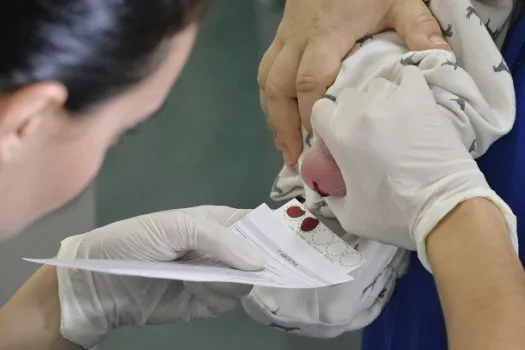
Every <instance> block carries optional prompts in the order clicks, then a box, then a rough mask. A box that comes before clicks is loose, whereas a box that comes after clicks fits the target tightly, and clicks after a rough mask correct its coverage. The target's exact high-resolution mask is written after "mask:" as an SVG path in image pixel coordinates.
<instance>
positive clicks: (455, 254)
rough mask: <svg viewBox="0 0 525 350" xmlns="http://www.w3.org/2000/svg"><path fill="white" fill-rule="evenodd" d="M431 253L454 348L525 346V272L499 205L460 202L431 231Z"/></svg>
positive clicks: (483, 201) (481, 349) (483, 202)
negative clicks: (512, 243) (511, 241)
mask: <svg viewBox="0 0 525 350" xmlns="http://www.w3.org/2000/svg"><path fill="white" fill-rule="evenodd" d="M427 253H428V257H429V261H430V264H431V267H432V270H433V273H434V276H435V279H436V284H437V288H438V292H439V296H440V299H441V303H442V306H443V311H444V315H445V323H446V327H447V333H448V338H449V348H450V350H470V349H477V350H484V349H506V350H513V349H522V348H523V344H525V318H524V317H523V315H524V314H525V274H524V272H523V268H522V266H521V263H520V261H519V260H518V258H517V256H516V253H515V252H514V249H513V247H512V245H511V243H510V241H509V239H508V233H507V227H506V224H505V221H504V220H503V217H502V215H501V213H500V211H499V210H498V208H497V207H495V206H494V205H493V204H492V203H491V202H489V201H488V200H485V199H481V198H479V199H473V200H470V201H467V202H465V203H463V204H461V205H460V206H458V207H457V208H456V209H455V210H454V212H452V213H451V214H449V216H448V217H446V218H445V219H444V220H443V221H442V222H441V223H440V224H439V225H438V226H437V227H436V228H435V229H434V230H433V232H432V233H431V234H430V235H429V237H428V239H427Z"/></svg>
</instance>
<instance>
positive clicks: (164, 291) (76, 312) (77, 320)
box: [57, 206, 264, 348]
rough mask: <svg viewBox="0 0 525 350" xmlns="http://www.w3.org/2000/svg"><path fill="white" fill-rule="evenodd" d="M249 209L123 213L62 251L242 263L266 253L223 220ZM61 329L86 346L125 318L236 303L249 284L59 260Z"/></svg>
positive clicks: (188, 314)
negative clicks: (92, 268)
mask: <svg viewBox="0 0 525 350" xmlns="http://www.w3.org/2000/svg"><path fill="white" fill-rule="evenodd" d="M247 213H248V211H247V210H239V209H233V208H228V207H213V206H203V207H196V208H190V209H181V210H172V211H165V212H160V213H155V214H149V215H143V216H139V217H136V218H132V219H128V220H124V221H120V222H116V223H113V224H111V225H108V226H105V227H102V228H99V229H96V230H94V231H91V232H88V233H85V234H83V235H79V236H74V237H70V238H68V239H66V240H64V241H63V242H62V246H61V248H60V251H59V253H58V258H60V259H75V258H76V259H88V258H89V259H120V260H149V261H172V260H192V259H200V258H203V257H205V256H209V257H211V258H215V259H217V260H219V261H222V262H224V263H226V264H228V265H230V266H232V267H235V268H238V269H243V270H257V269H259V268H262V267H263V265H264V260H263V258H262V256H261V255H260V253H259V252H258V251H257V250H255V249H254V248H253V247H252V246H251V245H250V244H249V243H247V242H246V241H245V240H244V239H243V238H241V237H239V236H237V235H236V234H234V233H232V232H229V231H228V230H227V229H226V228H225V227H228V226H230V225H231V224H233V223H234V222H235V221H237V220H239V219H240V218H242V217H243V216H244V215H246V214H247ZM57 274H58V284H59V297H60V305H61V308H62V320H61V332H62V335H63V336H64V337H65V338H66V339H68V340H70V341H72V342H74V343H76V344H79V345H81V346H83V347H85V348H90V347H92V346H94V345H96V344H97V343H99V342H100V341H101V340H102V338H103V337H104V336H105V335H106V334H107V333H108V332H109V330H111V329H112V328H116V327H119V326H124V325H144V324H148V325H152V324H164V323H170V322H179V321H182V322H187V321H191V320H194V319H199V318H210V317H214V316H217V315H219V314H221V313H223V312H226V311H228V310H230V309H232V308H233V307H234V306H235V304H236V303H237V301H238V300H239V298H240V297H241V296H244V295H247V294H248V293H249V292H250V290H251V286H242V285H235V284H218V283H213V284H205V283H190V282H183V281H170V280H155V279H147V278H140V277H127V276H116V275H109V274H101V273H92V272H89V271H82V270H75V269H64V268H58V270H57Z"/></svg>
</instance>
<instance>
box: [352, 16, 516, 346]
mask: <svg viewBox="0 0 525 350" xmlns="http://www.w3.org/2000/svg"><path fill="white" fill-rule="evenodd" d="M524 43H525V17H524V16H523V15H522V16H521V18H520V19H519V20H518V21H517V23H516V24H515V25H514V27H513V28H512V30H511V32H510V35H509V36H508V38H507V43H506V47H505V48H504V55H505V59H506V61H507V64H508V65H509V68H510V69H511V71H512V74H513V77H514V80H515V88H516V100H517V118H516V124H515V126H514V128H513V130H512V131H511V132H510V133H509V134H508V135H507V136H505V137H504V138H502V139H500V140H499V141H498V142H496V143H495V144H494V145H493V146H492V147H491V148H490V149H489V151H488V152H487V154H486V155H484V156H483V157H482V158H481V159H479V161H478V164H479V166H480V168H481V170H482V171H483V173H484V174H485V176H486V177H487V181H488V182H489V184H490V186H491V187H492V188H493V189H494V190H495V191H496V192H497V193H498V194H499V195H500V196H501V197H502V198H503V199H504V200H505V201H506V202H507V203H508V204H509V205H510V206H511V207H512V209H513V211H514V212H515V214H516V216H517V217H518V237H519V240H520V243H521V244H520V258H521V261H522V262H524V261H525V69H524V68H523V65H524V64H525V44H524ZM446 348H447V337H446V332H445V325H444V321H443V314H442V311H441V307H440V305H439V300H438V296H437V291H436V288H435V284H434V281H433V279H432V276H431V275H430V274H429V273H428V272H427V271H426V270H425V269H424V268H423V266H422V265H421V263H420V262H419V260H418V259H417V256H416V255H415V254H412V257H411V262H410V268H409V270H408V273H407V274H406V275H405V276H404V277H403V278H401V279H400V280H399V281H398V284H397V287H396V290H395V291H394V294H393V295H392V299H391V300H390V302H389V303H388V304H387V305H386V307H385V309H384V310H383V312H382V314H381V315H380V316H379V318H378V319H377V320H376V321H375V322H374V323H373V324H372V325H370V326H369V327H368V328H366V329H365V331H364V333H363V339H362V345H361V349H362V350H397V349H399V350H445V349H446Z"/></svg>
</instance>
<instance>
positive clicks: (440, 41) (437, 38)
mask: <svg viewBox="0 0 525 350" xmlns="http://www.w3.org/2000/svg"><path fill="white" fill-rule="evenodd" d="M429 40H430V42H431V43H432V44H435V45H448V43H447V42H446V41H445V39H443V37H442V36H441V35H437V34H436V35H433V36H431V37H430V39H429Z"/></svg>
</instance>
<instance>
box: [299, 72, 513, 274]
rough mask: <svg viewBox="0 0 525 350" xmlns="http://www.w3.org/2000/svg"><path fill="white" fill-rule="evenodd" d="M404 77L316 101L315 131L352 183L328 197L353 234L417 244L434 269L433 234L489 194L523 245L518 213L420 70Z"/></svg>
mask: <svg viewBox="0 0 525 350" xmlns="http://www.w3.org/2000/svg"><path fill="white" fill-rule="evenodd" d="M401 77H402V78H401V79H400V81H398V82H391V81H387V80H385V79H381V78H377V79H375V80H373V81H372V82H371V83H370V85H369V88H368V89H367V90H364V91H363V90H357V89H354V88H346V89H343V90H342V91H341V92H340V93H339V95H338V99H337V100H336V101H334V99H332V98H323V99H321V100H319V101H318V102H317V103H316V104H315V106H314V109H313V112H312V124H313V128H314V130H315V132H316V134H317V135H318V136H319V138H321V139H322V140H323V141H324V143H325V144H326V147H327V149H328V150H329V152H330V153H331V155H332V156H333V159H334V160H335V163H337V166H338V168H339V169H340V172H341V176H342V180H343V182H344V185H345V188H346V195H345V196H342V197H334V196H330V197H327V198H326V201H327V203H328V205H329V207H330V209H331V210H332V211H333V213H334V214H335V216H336V217H337V218H338V220H339V221H340V223H341V225H342V226H343V228H344V229H345V230H346V231H347V232H349V233H352V234H355V235H357V236H362V237H369V238H372V239H374V240H378V241H382V242H384V243H387V244H392V245H396V246H400V247H404V248H408V249H414V248H417V250H418V253H419V256H420V259H421V261H422V262H423V264H424V265H425V266H426V267H427V268H429V269H430V267H429V264H428V262H427V257H426V237H427V235H428V234H429V233H430V232H431V231H432V230H433V229H434V228H435V227H436V225H437V224H438V223H439V222H440V221H441V220H442V219H443V218H444V217H445V216H446V215H447V214H449V213H450V212H451V211H452V210H453V209H454V208H456V207H457V206H458V205H459V204H461V203H462V202H464V201H466V200H468V199H471V198H475V197H484V198H488V199H489V200H490V201H492V202H493V203H494V204H495V205H496V206H497V207H498V208H499V209H500V211H501V212H502V214H504V216H505V219H506V222H507V226H508V231H509V234H510V236H511V240H512V243H513V244H514V247H515V248H516V247H517V242H516V223H515V217H514V215H513V213H512V211H511V210H510V208H509V207H508V206H507V205H506V204H505V203H504V202H503V201H502V200H501V199H500V198H499V196H497V195H496V194H495V193H494V192H493V191H492V189H491V188H490V187H489V186H488V184H487V182H486V181H485V177H484V176H483V174H482V173H481V171H480V170H479V168H478V166H477V164H476V162H475V161H474V160H473V158H472V156H471V155H470V154H469V152H468V151H467V149H466V148H465V146H464V144H463V142H462V141H461V139H460V137H459V136H458V133H457V132H456V131H455V129H454V127H453V125H452V123H450V122H449V121H448V120H447V119H446V118H444V117H443V116H442V115H441V114H440V113H439V111H438V108H437V105H436V102H435V99H434V97H433V95H432V92H431V91H430V89H429V88H428V85H427V82H426V81H425V79H424V77H423V75H422V73H421V71H420V70H419V69H418V68H417V67H413V66H407V67H404V68H403V71H402V74H401ZM327 152H328V151H327ZM305 163H306V160H305ZM334 166H336V165H334ZM339 169H338V170H339ZM303 173H304V164H303Z"/></svg>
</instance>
